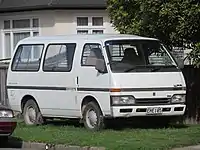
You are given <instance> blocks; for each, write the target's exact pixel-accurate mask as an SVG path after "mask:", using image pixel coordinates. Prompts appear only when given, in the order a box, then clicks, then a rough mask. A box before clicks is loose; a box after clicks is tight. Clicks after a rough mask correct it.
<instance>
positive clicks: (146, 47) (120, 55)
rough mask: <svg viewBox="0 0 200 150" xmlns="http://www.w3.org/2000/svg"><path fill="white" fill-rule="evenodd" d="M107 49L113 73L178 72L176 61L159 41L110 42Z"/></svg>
mask: <svg viewBox="0 0 200 150" xmlns="http://www.w3.org/2000/svg"><path fill="white" fill-rule="evenodd" d="M105 47H106V52H107V55H108V59H109V64H110V67H111V70H112V71H113V72H134V71H142V72H146V71H148V72H156V71H157V72H158V71H178V67H177V65H176V62H175V60H173V59H172V58H171V57H170V55H169V53H167V49H166V48H165V47H164V45H162V44H161V43H160V42H159V41H157V40H110V41H106V42H105Z"/></svg>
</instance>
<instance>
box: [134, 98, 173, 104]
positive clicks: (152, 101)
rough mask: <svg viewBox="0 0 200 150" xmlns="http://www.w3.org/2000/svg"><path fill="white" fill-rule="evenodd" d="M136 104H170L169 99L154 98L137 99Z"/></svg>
mask: <svg viewBox="0 0 200 150" xmlns="http://www.w3.org/2000/svg"><path fill="white" fill-rule="evenodd" d="M135 104H137V105H159V104H160V105H163V104H170V99H169V98H152V99H149V98H148V99H136V101H135Z"/></svg>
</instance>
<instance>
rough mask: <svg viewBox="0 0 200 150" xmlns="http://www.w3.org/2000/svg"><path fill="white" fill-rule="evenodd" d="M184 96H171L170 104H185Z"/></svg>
mask: <svg viewBox="0 0 200 150" xmlns="http://www.w3.org/2000/svg"><path fill="white" fill-rule="evenodd" d="M185 99H186V96H185V95H173V96H172V98H171V103H185Z"/></svg>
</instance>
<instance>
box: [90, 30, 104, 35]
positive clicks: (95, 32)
mask: <svg viewBox="0 0 200 150" xmlns="http://www.w3.org/2000/svg"><path fill="white" fill-rule="evenodd" d="M92 34H103V30H92Z"/></svg>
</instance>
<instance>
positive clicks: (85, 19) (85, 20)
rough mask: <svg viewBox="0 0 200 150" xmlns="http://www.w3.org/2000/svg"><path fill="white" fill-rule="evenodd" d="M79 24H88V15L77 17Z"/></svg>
mask: <svg viewBox="0 0 200 150" xmlns="http://www.w3.org/2000/svg"><path fill="white" fill-rule="evenodd" d="M77 26H88V17H77Z"/></svg>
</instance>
